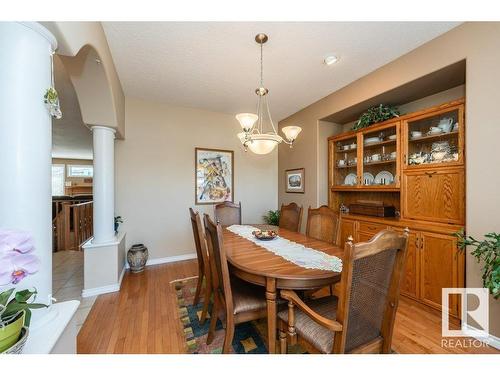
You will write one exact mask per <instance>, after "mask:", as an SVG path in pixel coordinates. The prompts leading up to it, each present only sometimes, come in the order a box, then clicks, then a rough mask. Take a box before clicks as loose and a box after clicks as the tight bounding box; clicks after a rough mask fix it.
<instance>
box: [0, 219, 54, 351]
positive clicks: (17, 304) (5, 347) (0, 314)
mask: <svg viewBox="0 0 500 375" xmlns="http://www.w3.org/2000/svg"><path fill="white" fill-rule="evenodd" d="M34 251H35V246H34V241H33V237H32V235H31V234H30V233H29V232H26V231H22V230H17V229H2V228H0V286H4V285H16V284H18V283H19V282H20V281H21V280H23V279H24V278H25V277H27V276H29V275H31V274H34V273H36V272H37V271H38V269H39V264H40V261H39V259H38V257H37V256H36V255H35V254H34ZM14 290H15V288H9V289H7V290H4V291H1V292H0V353H20V352H21V350H22V347H23V346H24V343H25V342H26V339H27V337H28V328H27V327H28V326H29V323H30V320H31V309H38V308H41V307H47V306H46V305H43V304H40V303H33V301H34V299H35V297H36V293H37V292H36V289H35V290H34V291H30V290H27V289H25V290H20V291H17V292H16V293H15V294H14Z"/></svg>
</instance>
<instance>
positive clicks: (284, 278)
mask: <svg viewBox="0 0 500 375" xmlns="http://www.w3.org/2000/svg"><path fill="white" fill-rule="evenodd" d="M251 226H253V227H256V228H259V229H272V230H275V231H276V232H277V233H278V235H279V236H280V237H282V238H286V239H288V240H290V241H293V242H296V243H299V244H302V245H304V246H306V247H308V248H312V249H314V250H317V251H321V252H324V253H326V254H329V255H334V256H337V257H339V258H340V259H342V255H343V253H344V250H343V248H341V247H339V246H336V245H333V244H331V243H328V242H324V241H320V240H317V239H315V238H311V237H308V236H306V235H304V234H301V233H297V232H292V231H290V230H286V229H282V228H278V227H272V226H269V225H265V226H263V225H257V224H252V225H251ZM223 248H224V251H225V253H226V257H227V261H228V263H229V271H230V273H231V274H233V275H234V276H236V277H238V278H240V279H242V280H245V281H247V282H249V283H252V284H256V285H260V286H263V287H264V288H265V291H266V292H265V296H266V304H267V334H268V336H267V337H268V351H269V353H271V354H274V353H276V330H277V298H278V297H279V296H278V291H279V290H281V289H288V290H316V289H320V288H322V287H325V286H329V285H332V284H335V283H337V282H339V281H340V272H334V271H327V270H321V269H313V268H305V267H302V266H299V265H297V264H295V263H292V262H290V261H288V260H286V259H284V258H282V257H281V256H279V255H276V254H274V253H273V252H271V251H270V250H267V249H265V248H264V247H262V246H259V245H258V244H256V243H254V242H252V241H250V240H248V239H246V238H244V237H242V236H239V235H237V234H235V233H233V232H231V231H229V230H228V229H227V228H224V229H223Z"/></svg>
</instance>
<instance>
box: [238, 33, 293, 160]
mask: <svg viewBox="0 0 500 375" xmlns="http://www.w3.org/2000/svg"><path fill="white" fill-rule="evenodd" d="M267 40H268V37H267V35H266V34H257V35H256V36H255V41H256V42H257V43H259V44H260V86H259V88H258V89H256V90H255V93H256V94H257V97H258V100H257V114H255V113H238V114H237V115H236V119H237V120H238V121H239V123H240V125H241V128H242V129H243V131H242V132H241V133H238V138H239V139H240V141H241V143H242V144H243V146H244V147H245V151H247V149H250V151H252V152H253V153H255V154H260V155H264V154H269V153H270V152H271V151H273V150H274V148H275V147H276V146H277V145H278V144H280V143H281V142H284V143H286V144H288V145H290V147H292V145H293V142H294V141H295V139H296V138H297V136H298V135H299V133H300V132H301V130H302V129H301V128H300V127H299V126H285V127H284V128H282V129H281V130H282V131H283V133H284V135H285V138H286V139H283V138H282V137H281V136H280V135H279V134H278V132H277V131H276V128H275V126H274V122H273V119H272V117H271V111H270V110H269V103H268V96H269V95H268V94H269V90H268V89H266V88H265V87H264V78H263V77H264V75H263V71H264V69H263V58H262V46H263V44H264V43H266V42H267ZM266 116H267V117H268V119H269V124H270V127H269V129H268V130H267V131H266V130H265V129H264V124H265V121H264V119H265V117H266Z"/></svg>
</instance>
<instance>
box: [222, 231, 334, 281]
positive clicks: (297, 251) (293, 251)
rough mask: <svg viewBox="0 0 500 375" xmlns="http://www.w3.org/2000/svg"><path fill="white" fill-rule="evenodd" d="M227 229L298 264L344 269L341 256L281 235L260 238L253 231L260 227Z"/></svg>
mask: <svg viewBox="0 0 500 375" xmlns="http://www.w3.org/2000/svg"><path fill="white" fill-rule="evenodd" d="M226 229H227V230H229V231H230V232H232V233H234V234H237V235H238V236H240V237H243V238H245V239H247V240H248V241H251V242H253V243H255V244H256V245H257V246H260V247H263V248H264V249H266V250H268V251H270V252H272V253H273V254H276V255H278V256H280V257H282V258H284V259H286V260H288V261H289V262H292V263H294V264H296V265H297V266H300V267H304V268H309V269H318V270H325V271H333V272H341V271H342V260H341V259H340V258H339V257H336V256H333V255H328V254H326V253H324V252H322V251H318V250H314V249H311V248H310V247H305V246H304V245H301V244H299V243H296V242H293V241H290V240H287V239H286V238H283V237H280V236H277V237H276V238H275V239H274V240H271V241H261V240H258V239H257V238H255V236H254V235H253V234H252V232H253V231H255V230H259V229H258V228H255V227H252V226H250V225H231V226H229V227H227V228H226Z"/></svg>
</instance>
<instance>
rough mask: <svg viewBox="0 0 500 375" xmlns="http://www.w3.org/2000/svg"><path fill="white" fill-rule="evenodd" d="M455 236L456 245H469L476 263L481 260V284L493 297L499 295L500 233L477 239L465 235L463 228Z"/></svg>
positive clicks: (464, 246)
mask: <svg viewBox="0 0 500 375" xmlns="http://www.w3.org/2000/svg"><path fill="white" fill-rule="evenodd" d="M455 236H456V237H457V238H458V247H459V248H460V249H461V250H464V249H465V248H466V246H471V247H473V248H474V250H472V251H471V255H472V256H474V257H475V258H476V259H477V261H478V263H479V262H483V263H484V266H483V268H482V271H483V276H482V278H483V286H484V287H485V288H488V289H489V290H490V293H491V294H492V295H493V297H494V298H495V299H498V297H500V234H499V233H488V234H485V235H484V240H483V241H478V240H476V239H475V238H473V237H471V236H466V235H465V233H464V231H463V229H462V230H461V231H459V232H457V233H455Z"/></svg>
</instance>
